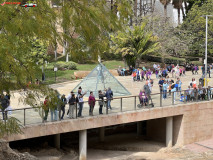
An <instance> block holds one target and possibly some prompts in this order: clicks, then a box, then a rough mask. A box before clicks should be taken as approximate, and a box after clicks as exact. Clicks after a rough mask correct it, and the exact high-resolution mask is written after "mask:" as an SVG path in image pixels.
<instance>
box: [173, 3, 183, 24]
mask: <svg viewBox="0 0 213 160" xmlns="http://www.w3.org/2000/svg"><path fill="white" fill-rule="evenodd" d="M172 4H173V6H174V8H176V9H177V11H178V25H179V24H180V10H181V11H182V14H183V17H184V16H185V14H184V10H183V0H173V2H172Z"/></svg>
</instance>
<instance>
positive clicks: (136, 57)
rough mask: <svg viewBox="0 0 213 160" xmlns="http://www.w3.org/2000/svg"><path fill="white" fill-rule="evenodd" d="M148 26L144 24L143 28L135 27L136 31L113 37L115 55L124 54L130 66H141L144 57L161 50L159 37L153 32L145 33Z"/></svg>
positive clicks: (132, 30) (129, 30)
mask: <svg viewBox="0 0 213 160" xmlns="http://www.w3.org/2000/svg"><path fill="white" fill-rule="evenodd" d="M146 26H147V25H146V23H142V25H141V26H134V29H128V31H126V32H119V33H118V35H117V36H115V37H114V36H112V41H113V44H114V46H113V48H112V49H113V50H114V51H115V53H117V54H122V57H123V58H124V59H125V60H126V62H127V64H128V65H133V66H135V65H137V66H139V63H140V61H141V59H142V58H143V56H145V55H147V54H150V53H154V52H155V51H156V50H158V49H159V43H158V42H157V37H156V36H153V34H152V32H148V31H145V27H146Z"/></svg>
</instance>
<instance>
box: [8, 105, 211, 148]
mask: <svg viewBox="0 0 213 160" xmlns="http://www.w3.org/2000/svg"><path fill="white" fill-rule="evenodd" d="M212 105H213V101H211V102H199V103H196V104H182V105H176V106H169V107H158V108H152V109H144V110H136V111H128V112H120V113H113V114H109V115H102V116H93V117H86V118H82V119H81V118H79V119H72V120H63V121H57V122H49V123H44V124H38V125H30V126H26V127H24V128H23V132H24V134H18V135H11V136H9V137H5V140H7V141H16V140H22V139H29V138H35V137H41V136H48V135H53V134H59V133H67V132H73V131H79V130H85V129H92V128H100V127H105V126H111V125H118V124H125V123H131V122H138V121H143V120H151V119H158V118H165V117H172V116H178V115H183V122H182V124H183V125H181V127H182V128H181V131H182V132H183V133H182V135H184V136H183V137H182V138H181V139H184V141H183V140H180V141H181V143H184V144H188V143H191V142H192V141H194V140H196V141H199V140H200V139H202V140H203V137H205V138H212V137H213V132H212V131H213V115H212V114H208V113H213V107H212ZM203 115H208V116H203ZM206 118H208V121H206ZM192 126H194V127H193V128H192ZM198 128H200V129H202V130H205V132H202V133H198V132H199V130H198ZM202 134H203V135H202Z"/></svg>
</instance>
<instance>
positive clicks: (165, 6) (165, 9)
mask: <svg viewBox="0 0 213 160" xmlns="http://www.w3.org/2000/svg"><path fill="white" fill-rule="evenodd" d="M164 18H165V23H166V21H167V4H166V5H164Z"/></svg>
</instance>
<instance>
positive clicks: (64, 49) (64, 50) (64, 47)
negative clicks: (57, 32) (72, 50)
mask: <svg viewBox="0 0 213 160" xmlns="http://www.w3.org/2000/svg"><path fill="white" fill-rule="evenodd" d="M66 45H67V42H66V41H64V46H63V55H66Z"/></svg>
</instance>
